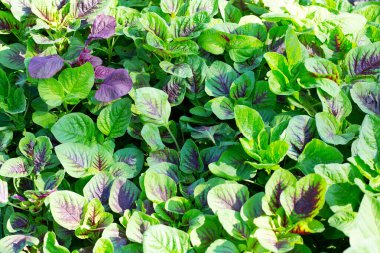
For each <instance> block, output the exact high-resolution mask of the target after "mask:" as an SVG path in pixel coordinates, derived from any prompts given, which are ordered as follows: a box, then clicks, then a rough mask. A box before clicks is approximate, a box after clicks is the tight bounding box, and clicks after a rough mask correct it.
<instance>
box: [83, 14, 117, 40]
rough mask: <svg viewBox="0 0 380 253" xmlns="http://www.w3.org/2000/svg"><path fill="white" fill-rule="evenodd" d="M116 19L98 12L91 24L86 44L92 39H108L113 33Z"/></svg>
mask: <svg viewBox="0 0 380 253" xmlns="http://www.w3.org/2000/svg"><path fill="white" fill-rule="evenodd" d="M115 28H116V20H115V18H114V17H113V16H109V15H104V14H100V15H98V16H97V17H96V18H95V20H94V23H93V24H92V28H91V33H90V35H89V36H88V42H86V43H87V44H88V43H89V42H90V41H92V40H97V39H108V38H110V37H112V35H114V34H115Z"/></svg>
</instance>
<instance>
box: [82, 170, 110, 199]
mask: <svg viewBox="0 0 380 253" xmlns="http://www.w3.org/2000/svg"><path fill="white" fill-rule="evenodd" d="M112 182H113V178H112V176H111V175H110V174H109V173H107V172H100V173H98V174H96V175H95V176H94V177H93V178H91V179H90V181H88V183H87V184H86V186H85V187H84V188H83V195H84V197H85V198H87V199H88V200H92V199H94V198H98V199H99V200H100V201H101V203H102V204H103V205H107V204H108V199H109V196H110V191H111V186H112Z"/></svg>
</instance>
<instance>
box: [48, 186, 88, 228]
mask: <svg viewBox="0 0 380 253" xmlns="http://www.w3.org/2000/svg"><path fill="white" fill-rule="evenodd" d="M49 199H50V210H51V213H52V215H53V218H54V220H55V222H57V223H58V224H59V225H60V226H62V227H64V228H66V229H68V230H75V229H76V228H77V227H79V225H80V222H81V216H82V213H83V207H84V205H85V199H84V198H83V197H82V196H81V195H79V194H77V193H75V192H71V191H56V192H54V193H53V194H51V195H50V196H49Z"/></svg>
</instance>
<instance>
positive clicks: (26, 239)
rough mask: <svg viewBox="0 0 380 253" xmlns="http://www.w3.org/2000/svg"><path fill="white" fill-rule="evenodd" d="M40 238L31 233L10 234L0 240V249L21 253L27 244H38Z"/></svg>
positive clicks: (7, 252)
mask: <svg viewBox="0 0 380 253" xmlns="http://www.w3.org/2000/svg"><path fill="white" fill-rule="evenodd" d="M38 244H39V240H38V239H37V238H36V237H34V236H29V235H21V234H20V235H8V236H6V237H4V238H2V239H1V240H0V249H1V250H2V252H4V253H19V252H21V251H22V250H23V249H24V248H25V247H26V246H36V245H38Z"/></svg>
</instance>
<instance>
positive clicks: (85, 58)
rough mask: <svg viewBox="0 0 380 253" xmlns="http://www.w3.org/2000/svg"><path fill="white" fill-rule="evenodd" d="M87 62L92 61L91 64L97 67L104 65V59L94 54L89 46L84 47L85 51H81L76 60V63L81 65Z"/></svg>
mask: <svg viewBox="0 0 380 253" xmlns="http://www.w3.org/2000/svg"><path fill="white" fill-rule="evenodd" d="M86 62H89V63H91V65H92V66H93V67H94V68H96V67H98V66H100V65H102V63H103V61H102V59H100V58H99V57H96V56H92V55H91V51H90V50H88V49H87V48H85V49H83V51H82V52H81V53H80V55H79V57H78V60H77V61H76V62H75V64H76V65H78V66H81V65H83V64H85V63H86Z"/></svg>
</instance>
